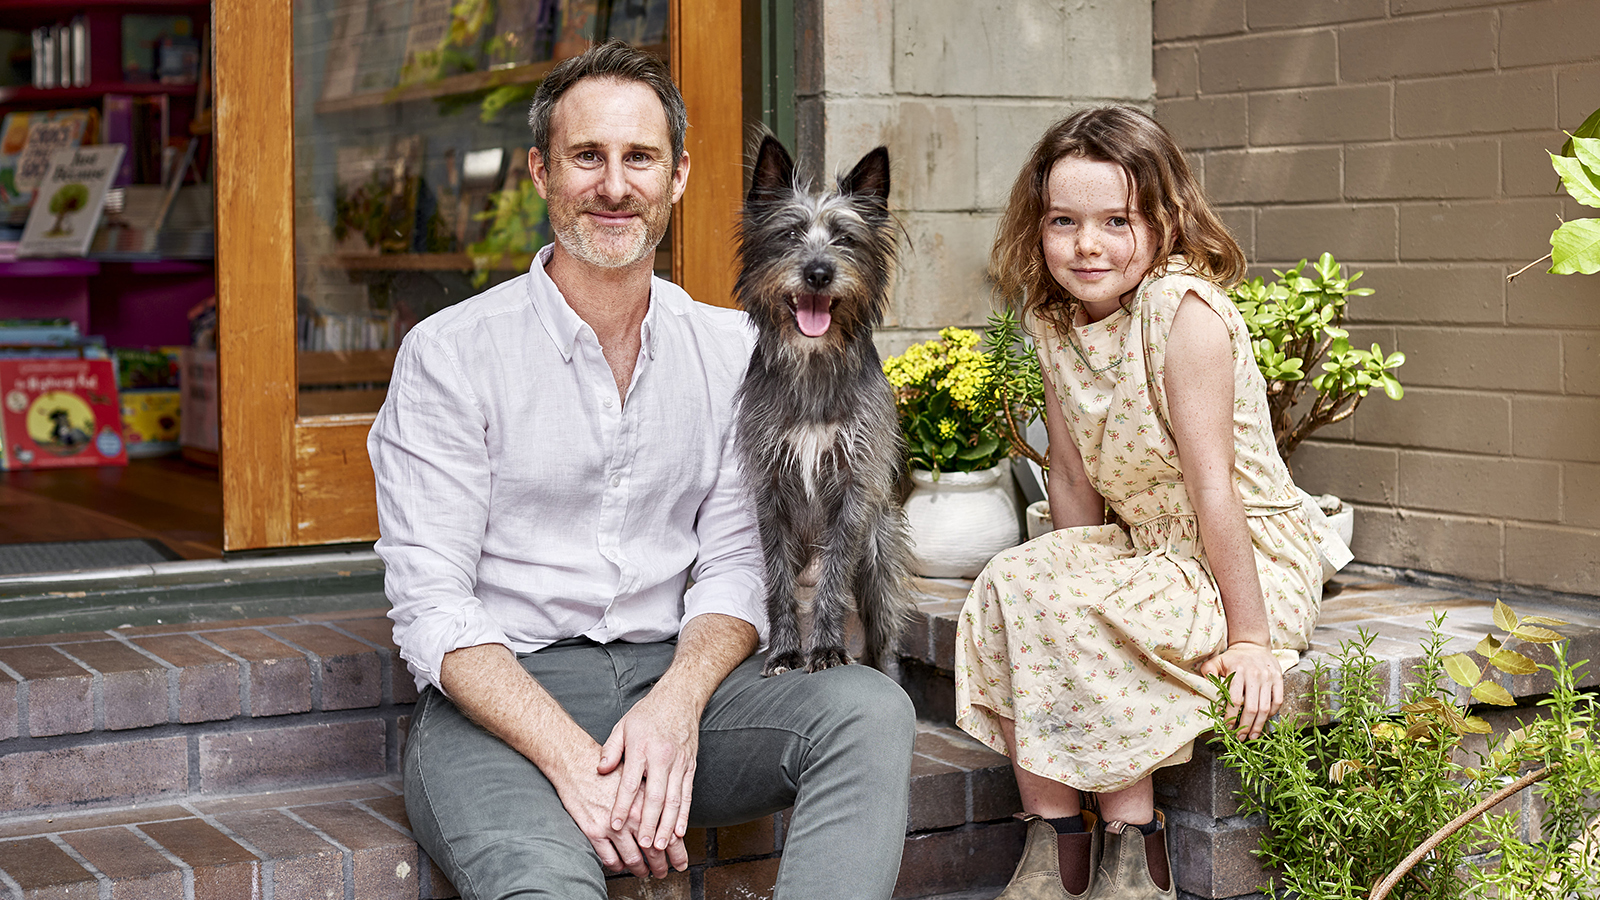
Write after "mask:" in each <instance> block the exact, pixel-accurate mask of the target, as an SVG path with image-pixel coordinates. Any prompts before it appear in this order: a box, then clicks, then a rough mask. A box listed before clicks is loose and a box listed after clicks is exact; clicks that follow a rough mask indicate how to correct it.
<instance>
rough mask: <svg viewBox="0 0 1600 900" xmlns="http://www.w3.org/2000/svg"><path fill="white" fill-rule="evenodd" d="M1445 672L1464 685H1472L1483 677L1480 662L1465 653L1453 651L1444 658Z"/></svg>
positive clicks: (1451, 678) (1457, 682) (1452, 679)
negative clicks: (1474, 660) (1479, 669)
mask: <svg viewBox="0 0 1600 900" xmlns="http://www.w3.org/2000/svg"><path fill="white" fill-rule="evenodd" d="M1444 672H1445V674H1446V675H1449V676H1450V680H1451V681H1454V682H1455V683H1456V684H1459V685H1461V686H1463V687H1472V686H1473V685H1475V684H1477V683H1478V679H1480V678H1482V677H1483V673H1482V672H1480V671H1478V664H1477V663H1475V662H1473V661H1472V657H1470V656H1468V655H1466V654H1465V653H1452V654H1450V655H1449V656H1446V657H1445V658H1444Z"/></svg>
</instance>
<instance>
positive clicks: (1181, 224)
mask: <svg viewBox="0 0 1600 900" xmlns="http://www.w3.org/2000/svg"><path fill="white" fill-rule="evenodd" d="M1066 157H1078V158H1081V159H1087V160H1092V161H1095V162H1109V163H1115V164H1116V165H1117V166H1119V167H1121V169H1122V172H1123V174H1124V175H1126V176H1127V178H1128V183H1129V185H1130V191H1129V193H1130V196H1129V201H1130V203H1129V206H1130V207H1131V206H1135V204H1134V203H1133V202H1132V201H1134V200H1135V199H1137V209H1138V210H1139V212H1140V213H1141V214H1143V216H1144V217H1145V219H1146V220H1147V221H1148V222H1149V223H1150V227H1151V230H1152V231H1154V232H1155V235H1156V241H1157V246H1156V254H1155V260H1156V265H1157V266H1161V265H1163V264H1164V260H1166V259H1167V257H1169V256H1172V255H1173V254H1182V255H1183V256H1184V258H1185V259H1186V260H1187V261H1188V268H1187V271H1190V272H1192V273H1194V274H1196V275H1199V276H1201V277H1203V278H1206V279H1208V280H1210V281H1214V282H1216V283H1217V284H1219V285H1221V286H1222V287H1229V286H1231V285H1233V284H1234V283H1235V282H1237V281H1238V280H1239V279H1240V278H1242V277H1244V272H1245V258H1244V251H1243V250H1240V249H1239V244H1238V242H1237V241H1235V240H1234V239H1233V235H1231V234H1229V233H1228V229H1227V228H1226V227H1224V226H1223V224H1222V221H1221V220H1220V219H1218V218H1217V214H1216V212H1215V211H1213V210H1212V209H1211V203H1210V202H1209V201H1208V200H1206V196H1205V193H1204V192H1203V191H1201V189H1200V185H1199V184H1198V183H1197V182H1196V181H1195V177H1194V174H1193V173H1192V172H1190V171H1189V163H1188V162H1187V161H1186V160H1185V159H1184V158H1183V151H1182V150H1179V149H1178V145H1177V143H1176V142H1175V141H1173V139H1172V135H1170V134H1168V133H1167V130H1166V129H1165V128H1162V127H1161V125H1160V123H1158V122H1157V121H1156V120H1155V119H1152V118H1151V117H1150V116H1149V115H1147V114H1146V113H1144V112H1141V111H1140V110H1137V109H1133V108H1132V107H1127V106H1102V107H1097V108H1094V109H1086V110H1083V111H1081V112H1077V113H1073V114H1072V115H1071V116H1068V117H1067V118H1065V119H1062V120H1061V121H1060V122H1057V123H1056V124H1054V125H1052V126H1050V129H1049V130H1048V131H1046V132H1045V133H1044V137H1042V138H1040V139H1039V143H1038V144H1036V145H1034V148H1033V153H1032V154H1030V155H1029V157H1028V161H1027V163H1026V164H1024V165H1023V167H1022V171H1021V172H1020V173H1018V175H1017V180H1016V183H1015V184H1013V185H1012V186H1011V200H1010V202H1009V203H1008V204H1007V205H1006V211H1005V214H1004V215H1003V216H1001V218H1000V227H999V229H998V231H997V233H996V234H995V239H994V248H993V249H992V250H990V251H989V270H990V275H991V277H992V278H993V279H994V282H995V286H996V289H997V291H998V293H999V294H1000V297H1001V299H1003V300H1004V301H1005V302H1006V304H1007V305H1009V306H1010V307H1011V308H1012V309H1019V308H1020V310H1021V316H1022V318H1023V320H1024V321H1026V320H1027V317H1028V314H1029V313H1033V314H1035V315H1038V316H1039V317H1040V318H1042V319H1044V320H1045V321H1046V322H1049V323H1050V324H1051V325H1053V326H1055V327H1056V328H1058V329H1065V328H1067V327H1070V325H1071V323H1072V317H1073V316H1074V315H1075V314H1076V312H1077V307H1078V301H1077V299H1076V298H1074V297H1073V296H1072V295H1071V294H1069V293H1067V291H1066V289H1065V288H1063V287H1062V286H1061V285H1060V284H1058V283H1057V282H1056V280H1055V278H1054V277H1053V276H1051V274H1050V269H1049V268H1048V267H1047V266H1046V265H1045V261H1044V245H1043V240H1042V234H1043V228H1044V214H1045V208H1046V206H1047V204H1048V202H1049V198H1048V197H1046V196H1045V183H1046V180H1047V179H1048V178H1049V177H1050V169H1051V167H1053V166H1054V165H1055V164H1056V162H1057V161H1058V160H1061V159H1064V158H1066Z"/></svg>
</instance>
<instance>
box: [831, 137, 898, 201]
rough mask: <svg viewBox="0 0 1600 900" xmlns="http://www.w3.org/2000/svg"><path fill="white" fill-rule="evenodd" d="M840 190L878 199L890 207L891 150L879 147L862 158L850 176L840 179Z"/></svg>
mask: <svg viewBox="0 0 1600 900" xmlns="http://www.w3.org/2000/svg"><path fill="white" fill-rule="evenodd" d="M839 190H840V191H841V192H843V193H846V194H863V195H865V196H868V197H876V198H877V199H878V200H879V201H881V202H882V203H883V205H884V206H885V207H887V206H888V205H889V148H887V147H877V148H875V149H873V150H872V151H870V152H869V153H867V155H866V156H863V157H861V161H860V162H858V163H856V167H855V168H854V169H851V170H850V174H849V175H846V176H845V177H843V178H841V179H839Z"/></svg>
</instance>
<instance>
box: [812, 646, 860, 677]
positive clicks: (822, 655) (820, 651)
mask: <svg viewBox="0 0 1600 900" xmlns="http://www.w3.org/2000/svg"><path fill="white" fill-rule="evenodd" d="M848 665H850V654H849V653H846V652H845V649H844V648H843V647H818V648H817V649H815V650H812V651H811V661H810V662H809V663H807V664H806V671H807V672H821V671H822V670H823V669H831V668H833V667H834V666H848Z"/></svg>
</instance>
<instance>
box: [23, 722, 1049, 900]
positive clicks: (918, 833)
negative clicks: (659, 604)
mask: <svg viewBox="0 0 1600 900" xmlns="http://www.w3.org/2000/svg"><path fill="white" fill-rule="evenodd" d="M1016 808H1017V801H1016V789H1015V786H1014V785H1013V784H1011V783H1010V777H1009V771H1008V767H1007V765H1006V763H1005V760H1004V759H1003V758H1001V757H999V756H997V755H995V754H993V753H991V752H990V751H988V750H986V749H985V748H983V747H981V746H978V745H977V744H975V743H973V742H972V741H970V740H969V739H967V738H965V737H964V736H962V735H960V734H956V733H952V732H951V731H949V730H948V729H945V728H940V727H938V726H934V725H924V726H923V727H922V728H921V729H920V731H919V733H918V736H917V742H916V758H915V762H914V767H913V775H912V785H911V810H910V814H909V815H908V817H907V837H906V848H905V861H904V864H903V865H902V868H901V877H900V882H899V884H898V885H897V887H896V891H895V896H896V897H925V896H927V895H930V894H941V895H942V894H948V893H950V892H952V891H956V890H960V891H962V892H964V893H963V894H962V896H963V897H967V896H969V895H970V894H971V892H972V890H973V889H974V888H980V889H979V890H978V892H977V894H976V895H972V896H982V895H983V894H985V893H986V894H987V895H988V896H991V897H992V896H993V895H994V894H995V893H998V891H999V886H1000V885H1002V884H1003V883H1004V882H1005V880H1006V878H1007V877H1008V876H1009V875H1010V870H1011V866H1012V865H1013V864H1014V862H1015V860H1016V857H1017V854H1018V853H1019V852H1020V849H1021V841H1022V832H1021V829H1020V827H1019V826H1018V823H1016V822H1015V821H1013V820H1011V819H1010V814H1011V813H1012V812H1013V811H1014V810H1015V809H1016ZM785 825H786V816H785V814H782V813H780V814H778V815H776V816H770V817H767V818H765V819H761V820H758V821H756V822H751V823H747V824H744V825H740V826H736V827H732V828H714V829H693V830H691V832H690V834H689V836H688V844H689V850H690V869H689V871H688V872H685V873H674V874H672V875H671V876H669V877H668V878H666V879H664V880H662V881H659V882H651V883H648V884H647V883H644V882H641V881H639V880H638V879H634V878H632V877H629V876H621V877H616V878H613V879H611V881H610V882H609V884H610V888H611V890H610V894H611V896H612V897H618V898H623V897H628V898H634V897H636V898H652V900H664V898H675V900H725V898H727V900H731V898H735V897H757V896H770V893H771V890H772V884H773V880H774V878H775V877H776V873H777V866H778V860H779V858H780V855H781V853H782V849H783V835H784V829H785ZM409 827H410V825H409V822H408V821H407V819H406V813H405V801H404V798H403V797H402V796H401V788H400V783H399V780H398V779H397V778H395V777H393V775H392V773H391V774H388V775H385V776H383V777H379V778H375V779H368V780H361V781H348V782H342V783H337V784H324V785H318V786H315V787H307V788H300V789H295V790H275V791H266V792H258V793H241V794H228V795H213V794H208V793H204V792H199V793H194V794H190V795H188V796H184V797H181V798H175V799H171V800H168V801H166V802H159V801H158V802H155V803H151V804H139V805H136V806H120V807H109V808H104V809H98V810H93V811H87V812H56V813H51V814H43V815H41V814H34V815H29V816H13V817H11V818H10V819H4V820H0V896H4V897H8V898H9V897H15V898H19V900H20V898H24V897H27V898H33V897H57V896H60V897H75V896H80V895H87V896H95V895H109V896H137V897H152V898H154V897H175V898H181V897H184V896H185V890H186V887H185V886H186V885H188V886H189V888H188V890H189V891H190V892H191V893H190V894H189V896H192V897H194V898H196V900H202V898H210V897H217V898H234V897H245V896H263V895H265V892H266V890H267V889H268V888H269V886H270V890H271V891H272V895H273V896H275V897H277V898H279V900H286V898H291V897H302V896H313V895H314V896H354V897H360V898H363V900H367V898H374V900H383V898H404V900H417V898H442V897H454V896H456V892H455V890H454V888H453V887H451V885H450V884H449V882H448V881H447V880H446V879H445V878H444V877H443V876H442V874H441V873H440V872H439V871H438V869H437V868H436V867H434V866H433V865H432V863H431V862H430V861H429V860H428V859H427V857H426V855H425V854H424V853H423V852H422V851H421V850H420V849H419V848H418V847H417V845H416V844H415V843H414V842H413V841H412V839H411V836H410V832H409ZM984 886H987V887H988V890H987V891H984V890H982V889H981V888H982V887H984ZM102 891H104V892H109V893H102Z"/></svg>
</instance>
